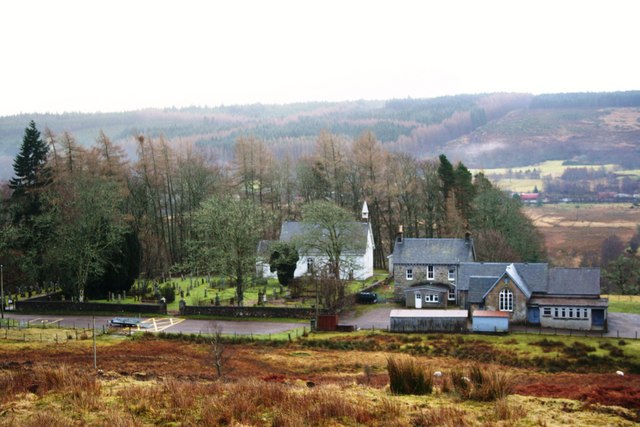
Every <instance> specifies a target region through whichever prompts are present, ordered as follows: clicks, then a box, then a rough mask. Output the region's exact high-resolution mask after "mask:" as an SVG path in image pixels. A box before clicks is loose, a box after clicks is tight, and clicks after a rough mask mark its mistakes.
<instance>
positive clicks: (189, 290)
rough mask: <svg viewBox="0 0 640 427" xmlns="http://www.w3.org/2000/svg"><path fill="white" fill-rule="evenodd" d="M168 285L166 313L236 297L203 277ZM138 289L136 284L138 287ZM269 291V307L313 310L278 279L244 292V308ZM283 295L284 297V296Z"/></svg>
mask: <svg viewBox="0 0 640 427" xmlns="http://www.w3.org/2000/svg"><path fill="white" fill-rule="evenodd" d="M386 277H387V272H386V271H384V270H378V271H376V272H375V274H374V275H373V276H372V277H370V278H369V279H367V280H364V281H360V280H354V281H351V282H349V283H348V284H347V291H346V293H347V294H355V293H357V292H360V291H361V290H362V289H364V288H365V287H367V286H369V285H371V284H373V283H375V282H377V281H379V280H383V279H385V278H386ZM166 283H171V284H173V285H174V286H175V287H176V299H175V301H173V302H172V303H170V304H167V310H169V311H178V309H179V305H178V304H179V301H180V299H181V298H183V299H184V300H185V302H186V303H187V305H213V304H214V303H215V300H216V296H218V298H219V299H220V304H221V305H231V299H232V298H235V296H236V289H235V287H234V286H233V285H232V284H231V283H229V282H225V281H221V280H212V283H213V287H212V286H210V285H209V283H208V282H207V279H206V278H204V277H197V278H191V279H190V278H184V279H181V278H179V277H178V278H174V279H171V280H170V281H168V282H166ZM136 286H138V284H137V283H136V284H135V285H134V289H135V287H136ZM162 286H164V284H162V285H160V287H162ZM265 290H266V295H267V306H269V305H277V306H285V307H311V306H313V304H314V303H315V300H314V299H313V298H306V299H305V298H302V299H296V300H287V299H284V295H285V294H286V292H287V289H286V288H283V287H281V286H280V284H279V283H278V280H277V279H268V280H267V282H266V284H262V285H255V286H250V287H248V288H245V291H244V305H245V306H253V305H256V304H257V303H258V292H264V291H265ZM283 292H284V293H283ZM275 300H277V304H274V301H275ZM95 302H113V303H117V301H107V300H98V301H95ZM120 302H121V303H123V304H135V303H138V302H139V301H137V300H135V299H134V298H133V297H127V298H125V299H122V300H121V301H120Z"/></svg>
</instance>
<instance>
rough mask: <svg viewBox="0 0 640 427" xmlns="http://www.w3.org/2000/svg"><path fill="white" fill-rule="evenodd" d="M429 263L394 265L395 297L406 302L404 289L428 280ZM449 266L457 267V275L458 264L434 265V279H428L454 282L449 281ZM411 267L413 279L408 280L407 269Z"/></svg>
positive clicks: (438, 281)
mask: <svg viewBox="0 0 640 427" xmlns="http://www.w3.org/2000/svg"><path fill="white" fill-rule="evenodd" d="M427 267H428V266H427V265H408V264H402V265H396V264H394V265H393V280H394V288H393V297H394V299H395V300H396V301H397V302H405V294H404V291H405V290H406V289H407V288H409V287H411V286H412V285H414V284H416V283H420V282H424V281H427ZM449 267H453V268H455V269H456V275H455V277H457V274H458V271H457V268H458V267H457V266H455V265H438V264H436V265H434V266H433V280H430V279H429V280H428V281H429V282H437V283H453V284H455V282H450V281H449ZM408 269H411V270H412V272H413V280H407V270H408Z"/></svg>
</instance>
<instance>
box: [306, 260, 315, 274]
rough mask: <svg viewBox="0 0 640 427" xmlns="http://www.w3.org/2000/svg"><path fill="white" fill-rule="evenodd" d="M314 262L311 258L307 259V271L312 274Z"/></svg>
mask: <svg viewBox="0 0 640 427" xmlns="http://www.w3.org/2000/svg"><path fill="white" fill-rule="evenodd" d="M314 263H315V260H314V259H313V258H307V271H308V272H309V273H313V269H314Z"/></svg>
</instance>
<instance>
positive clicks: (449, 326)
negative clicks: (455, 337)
mask: <svg viewBox="0 0 640 427" xmlns="http://www.w3.org/2000/svg"><path fill="white" fill-rule="evenodd" d="M468 324H469V322H468V319H467V318H463V317H454V318H449V317H426V318H425V317H392V318H391V325H390V326H391V331H392V332H469V325H468Z"/></svg>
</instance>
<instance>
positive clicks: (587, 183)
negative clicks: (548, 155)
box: [543, 167, 640, 198]
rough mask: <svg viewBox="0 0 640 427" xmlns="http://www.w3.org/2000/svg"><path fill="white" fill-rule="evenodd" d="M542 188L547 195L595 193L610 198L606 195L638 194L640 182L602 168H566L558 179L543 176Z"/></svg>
mask: <svg viewBox="0 0 640 427" xmlns="http://www.w3.org/2000/svg"><path fill="white" fill-rule="evenodd" d="M543 188H544V192H545V194H547V195H558V196H572V197H576V196H587V195H590V194H594V193H597V194H600V195H601V196H603V197H605V198H610V197H611V196H610V195H609V194H608V193H614V194H617V193H622V194H629V195H632V194H639V193H640V180H638V179H634V178H630V177H628V176H623V177H620V176H618V175H617V174H616V173H614V172H610V171H607V170H606V169H605V168H604V167H600V168H567V169H565V170H564V172H563V173H562V175H561V176H560V177H557V178H553V177H551V176H544V177H543Z"/></svg>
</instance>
